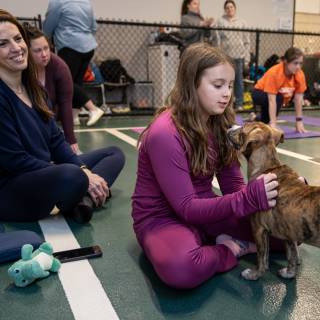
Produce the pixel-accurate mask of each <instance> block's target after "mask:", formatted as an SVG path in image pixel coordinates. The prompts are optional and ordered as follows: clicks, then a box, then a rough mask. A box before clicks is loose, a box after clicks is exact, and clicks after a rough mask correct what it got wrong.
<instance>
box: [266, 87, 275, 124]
mask: <svg viewBox="0 0 320 320" xmlns="http://www.w3.org/2000/svg"><path fill="white" fill-rule="evenodd" d="M268 104H269V118H270V122H269V124H270V126H271V127H274V128H275V127H276V126H277V95H276V94H272V93H268Z"/></svg>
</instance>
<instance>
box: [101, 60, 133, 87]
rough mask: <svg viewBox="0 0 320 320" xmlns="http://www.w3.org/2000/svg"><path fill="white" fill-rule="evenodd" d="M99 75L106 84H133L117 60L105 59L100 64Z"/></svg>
mask: <svg viewBox="0 0 320 320" xmlns="http://www.w3.org/2000/svg"><path fill="white" fill-rule="evenodd" d="M100 71H101V74H102V76H103V78H104V80H105V81H106V82H111V83H135V80H134V79H133V78H132V77H131V76H129V75H128V72H127V70H126V69H125V68H124V66H123V65H122V64H121V62H120V60H119V59H107V60H104V61H103V62H101V65H100Z"/></svg>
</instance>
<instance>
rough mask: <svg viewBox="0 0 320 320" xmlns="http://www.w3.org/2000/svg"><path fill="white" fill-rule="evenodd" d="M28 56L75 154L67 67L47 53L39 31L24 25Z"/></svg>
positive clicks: (42, 36)
mask: <svg viewBox="0 0 320 320" xmlns="http://www.w3.org/2000/svg"><path fill="white" fill-rule="evenodd" d="M24 29H25V30H26V33H27V36H28V39H29V43H30V52H31V54H32V57H33V60H34V62H35V64H36V67H37V79H38V80H39V82H40V83H41V85H42V86H43V87H44V88H45V89H46V91H47V93H48V96H49V99H50V102H51V104H52V109H53V111H54V113H55V114H56V116H57V119H59V120H61V124H62V128H63V131H64V135H65V137H66V140H67V142H68V143H69V144H70V146H71V149H72V151H73V152H74V153H77V154H79V153H80V149H79V146H78V144H77V140H76V137H75V135H74V131H73V118H72V96H73V82H72V76H71V73H70V70H69V68H68V66H67V65H66V63H65V62H64V61H63V60H62V59H61V58H59V57H58V56H57V55H56V54H54V53H52V52H51V51H50V43H49V40H48V39H47V37H46V36H45V34H44V33H43V32H42V31H40V30H39V29H38V28H35V27H33V26H30V25H29V24H24Z"/></svg>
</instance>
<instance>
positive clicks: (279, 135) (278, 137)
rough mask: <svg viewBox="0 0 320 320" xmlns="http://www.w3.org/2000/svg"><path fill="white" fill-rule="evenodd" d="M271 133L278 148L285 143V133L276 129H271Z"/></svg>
mask: <svg viewBox="0 0 320 320" xmlns="http://www.w3.org/2000/svg"><path fill="white" fill-rule="evenodd" d="M271 132H272V138H273V140H274V143H275V144H276V146H277V145H278V144H279V143H282V142H283V141H284V133H283V131H281V130H279V129H276V128H271Z"/></svg>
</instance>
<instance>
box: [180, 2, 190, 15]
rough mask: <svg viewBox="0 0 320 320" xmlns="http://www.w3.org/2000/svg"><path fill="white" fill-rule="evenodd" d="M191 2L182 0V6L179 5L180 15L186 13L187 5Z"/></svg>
mask: <svg viewBox="0 0 320 320" xmlns="http://www.w3.org/2000/svg"><path fill="white" fill-rule="evenodd" d="M191 2H192V0H183V2H182V6H181V15H182V16H183V15H185V14H187V13H188V11H189V9H188V5H189V4H190V3H191Z"/></svg>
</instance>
